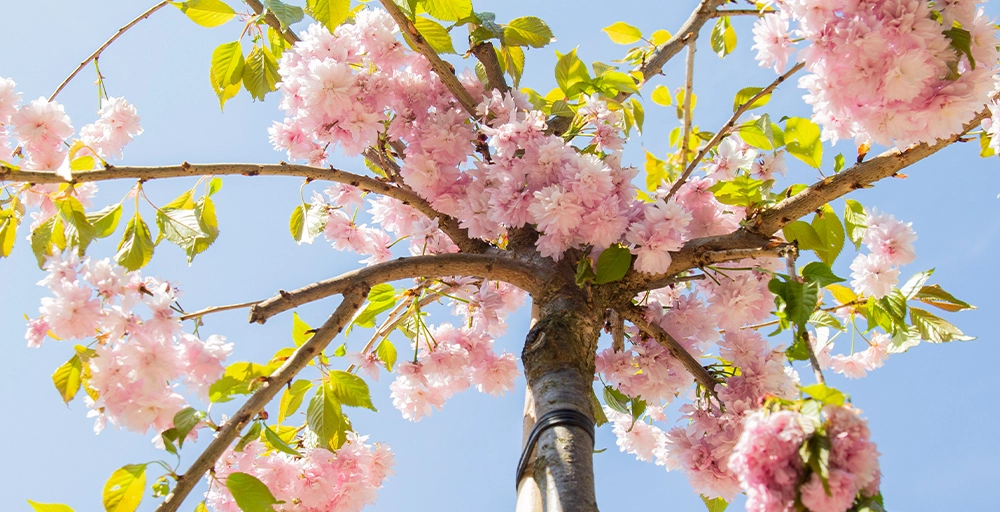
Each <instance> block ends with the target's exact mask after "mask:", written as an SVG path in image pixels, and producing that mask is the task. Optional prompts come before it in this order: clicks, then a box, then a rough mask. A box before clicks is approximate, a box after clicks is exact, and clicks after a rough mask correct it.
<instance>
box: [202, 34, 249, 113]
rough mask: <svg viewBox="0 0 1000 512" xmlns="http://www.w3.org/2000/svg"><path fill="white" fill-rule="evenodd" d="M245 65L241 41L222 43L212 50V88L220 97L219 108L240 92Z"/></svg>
mask: <svg viewBox="0 0 1000 512" xmlns="http://www.w3.org/2000/svg"><path fill="white" fill-rule="evenodd" d="M245 65H246V60H245V59H244V58H243V47H242V45H240V42H239V41H233V42H231V43H222V44H220V45H219V46H217V47H216V48H215V50H214V51H213V52H212V65H211V67H210V68H209V79H210V80H211V82H212V90H213V91H215V95H216V96H218V97H219V108H222V107H224V106H225V104H226V102H227V101H229V100H230V99H232V98H233V97H234V96H236V94H237V93H239V92H240V84H241V83H242V82H243V70H244V67H245Z"/></svg>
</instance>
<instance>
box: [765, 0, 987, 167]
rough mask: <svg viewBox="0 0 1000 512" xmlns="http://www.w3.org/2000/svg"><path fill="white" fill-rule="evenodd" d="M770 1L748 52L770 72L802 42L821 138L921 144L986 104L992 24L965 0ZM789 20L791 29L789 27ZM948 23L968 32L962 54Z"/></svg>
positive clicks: (806, 84) (805, 83)
mask: <svg viewBox="0 0 1000 512" xmlns="http://www.w3.org/2000/svg"><path fill="white" fill-rule="evenodd" d="M776 7H777V8H778V12H777V13H774V14H768V15H765V16H764V17H763V18H762V19H760V20H758V22H757V25H756V27H755V28H754V41H755V43H756V44H755V45H754V48H755V49H756V50H757V52H758V53H757V59H758V60H759V61H760V64H761V66H764V67H770V66H773V67H774V68H775V70H776V71H779V72H780V71H781V70H783V69H784V68H785V67H786V65H787V62H788V60H789V59H790V58H791V55H792V53H793V52H794V50H795V49H794V47H793V46H792V40H793V39H803V40H805V41H806V42H807V43H808V46H807V47H806V48H804V49H803V50H801V51H800V52H799V55H798V58H799V59H800V60H801V61H803V62H805V65H806V69H807V70H808V71H810V73H811V74H809V75H807V76H805V77H803V78H802V79H800V80H799V85H800V86H801V87H803V88H805V89H807V90H808V91H809V93H808V94H806V96H805V100H806V102H807V103H809V104H811V105H812V106H813V119H814V120H816V122H817V123H819V124H820V125H822V126H823V138H824V139H827V140H833V141H834V142H836V141H837V140H838V139H842V138H843V139H849V138H854V139H855V140H856V141H857V142H858V143H869V142H877V143H879V144H883V145H886V146H892V145H894V144H895V145H898V146H899V147H905V146H908V145H910V144H913V143H917V142H931V141H934V140H936V139H943V138H946V137H948V136H950V135H953V134H955V133H958V132H960V131H961V130H962V126H963V124H964V123H966V122H968V121H969V120H970V119H972V117H973V116H974V115H975V113H976V112H978V111H979V110H980V109H982V108H983V105H984V104H986V103H987V102H988V101H989V94H990V92H991V91H992V89H993V76H992V75H993V72H994V71H995V69H996V66H997V60H998V56H1000V53H998V51H997V43H998V41H997V37H996V33H997V31H996V28H995V27H994V26H993V24H992V23H991V22H990V20H989V19H987V18H986V16H985V15H984V14H983V10H982V9H979V10H978V11H977V10H976V8H975V2H973V1H968V0H963V1H959V2H944V3H940V2H939V3H936V4H935V5H934V6H933V7H932V6H931V3H930V2H922V1H914V0H779V1H777V2H776ZM935 18H937V19H935ZM791 21H795V22H797V28H795V29H794V30H792V31H791V32H789V22H791ZM953 24H957V26H958V27H961V28H957V29H956V28H953ZM950 30H964V31H967V32H968V34H969V36H970V39H971V43H970V47H969V50H970V52H969V53H970V54H971V60H970V56H969V55H966V54H965V52H964V51H960V50H959V49H958V45H953V44H952V42H951V39H950V38H949V36H948V35H947V34H946V33H945V32H946V31H950ZM959 38H961V36H958V37H956V39H959ZM973 61H974V62H973Z"/></svg>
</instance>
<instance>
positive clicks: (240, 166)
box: [0, 162, 489, 253]
mask: <svg viewBox="0 0 1000 512" xmlns="http://www.w3.org/2000/svg"><path fill="white" fill-rule="evenodd" d="M224 175H242V176H294V177H301V178H306V179H307V180H321V181H335V182H337V183H344V184H347V185H351V186H354V187H358V188H359V189H361V190H363V191H365V192H373V193H376V194H381V195H384V196H387V197H391V198H393V199H398V200H399V201H401V202H402V203H403V204H405V205H409V206H412V207H413V208H415V209H416V210H417V211H419V212H420V213H423V214H424V215H426V216H427V217H428V218H431V219H434V218H437V219H438V222H439V226H440V228H441V231H444V232H445V234H447V235H448V236H449V237H450V238H451V240H452V241H453V242H455V245H457V246H458V247H459V248H460V249H462V250H463V251H465V252H476V253H481V252H483V251H485V250H486V249H487V248H488V247H489V244H487V243H486V242H483V241H482V240H478V239H471V238H469V236H468V231H467V230H466V229H464V228H462V227H460V226H459V225H458V220H456V219H455V218H454V217H451V216H449V215H444V214H443V213H440V212H438V211H437V210H436V209H434V207H433V206H431V204H430V203H429V202H427V200H425V199H424V198H422V197H420V196H419V195H417V194H416V193H415V192H413V191H412V190H410V189H409V188H408V187H402V186H398V185H394V184H392V183H386V182H384V181H381V180H377V179H375V178H372V177H369V176H361V175H359V174H353V173H350V172H347V171H343V170H340V169H335V168H333V167H312V166H308V165H296V164H286V163H280V164H245V163H222V164H190V163H187V162H185V163H183V164H181V165H167V166H152V167H139V166H120V167H116V166H108V167H107V168H105V169H101V170H97V171H82V172H76V173H73V176H72V179H70V180H68V181H67V180H66V179H65V178H63V177H61V176H59V175H58V174H56V173H54V172H50V171H24V170H14V169H13V168H11V167H7V166H4V165H0V182H3V181H16V182H22V183H86V182H96V181H108V180H115V179H138V180H141V181H150V180H155V179H163V178H179V177H190V176H224Z"/></svg>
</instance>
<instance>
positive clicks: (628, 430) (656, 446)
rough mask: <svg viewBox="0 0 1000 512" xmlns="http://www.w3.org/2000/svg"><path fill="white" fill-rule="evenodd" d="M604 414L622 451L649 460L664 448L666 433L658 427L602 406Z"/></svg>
mask: <svg viewBox="0 0 1000 512" xmlns="http://www.w3.org/2000/svg"><path fill="white" fill-rule="evenodd" d="M604 414H605V415H606V416H607V417H608V419H609V420H611V422H612V423H613V426H614V428H613V431H614V433H615V437H617V438H618V439H617V441H616V442H617V444H618V448H619V449H620V450H621V451H622V452H624V453H630V454H633V455H635V458H637V459H639V460H641V461H643V462H649V461H651V460H653V459H654V458H655V457H656V454H657V453H660V452H662V451H663V450H665V449H666V443H667V440H666V434H664V432H663V431H662V430H660V429H659V428H658V427H656V426H653V425H650V424H648V423H646V422H644V421H642V420H641V419H640V420H636V421H633V420H632V417H631V416H629V415H628V414H622V413H620V412H617V411H615V410H613V409H611V408H610V407H608V406H604Z"/></svg>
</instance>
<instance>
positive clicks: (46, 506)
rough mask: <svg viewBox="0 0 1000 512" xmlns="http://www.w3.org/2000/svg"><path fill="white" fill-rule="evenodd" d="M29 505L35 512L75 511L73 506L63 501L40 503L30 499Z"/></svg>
mask: <svg viewBox="0 0 1000 512" xmlns="http://www.w3.org/2000/svg"><path fill="white" fill-rule="evenodd" d="M28 505H31V509H32V510H34V511H35V512H73V508H72V507H70V506H69V505H63V504H62V503H39V502H37V501H31V500H28Z"/></svg>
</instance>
